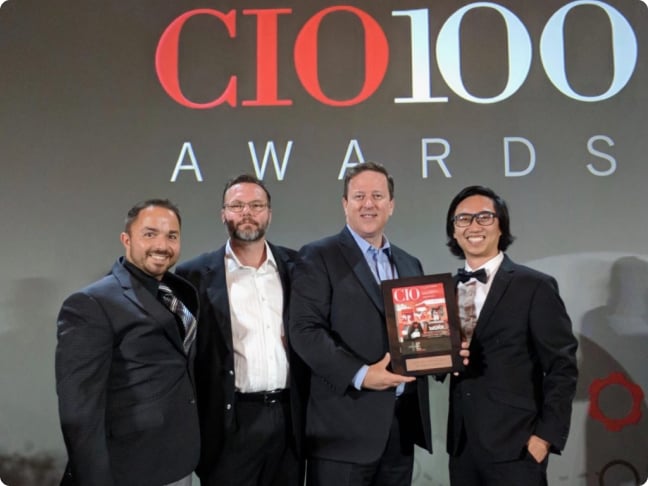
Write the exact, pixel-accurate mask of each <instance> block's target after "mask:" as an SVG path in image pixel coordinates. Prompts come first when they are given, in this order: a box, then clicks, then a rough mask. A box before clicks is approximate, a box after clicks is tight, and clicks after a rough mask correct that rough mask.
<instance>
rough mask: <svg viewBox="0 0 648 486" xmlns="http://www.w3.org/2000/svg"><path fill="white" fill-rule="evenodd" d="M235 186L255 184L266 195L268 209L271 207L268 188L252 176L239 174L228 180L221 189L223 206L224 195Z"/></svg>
mask: <svg viewBox="0 0 648 486" xmlns="http://www.w3.org/2000/svg"><path fill="white" fill-rule="evenodd" d="M236 184H256V185H257V186H259V187H260V188H261V189H263V192H265V193H266V196H267V197H268V207H269V208H270V207H271V202H272V197H271V196H270V191H268V188H267V187H266V186H265V184H264V183H263V181H262V180H261V179H259V178H257V177H255V176H253V175H252V174H241V175H239V176H236V177H234V178H232V179H230V180H228V181H227V182H226V183H225V188H224V189H223V204H225V194H226V193H227V191H229V189H230V188H231V187H232V186H235V185H236Z"/></svg>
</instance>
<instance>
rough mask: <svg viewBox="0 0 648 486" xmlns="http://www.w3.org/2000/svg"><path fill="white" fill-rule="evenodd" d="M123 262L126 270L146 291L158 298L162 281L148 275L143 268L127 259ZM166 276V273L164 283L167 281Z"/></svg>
mask: <svg viewBox="0 0 648 486" xmlns="http://www.w3.org/2000/svg"><path fill="white" fill-rule="evenodd" d="M123 262H124V267H125V268H126V270H128V272H129V273H130V274H131V275H132V276H133V277H134V278H135V279H137V280H138V281H139V282H140V283H141V284H142V285H143V286H144V288H145V289H146V290H148V291H149V292H150V293H151V294H153V295H154V296H157V293H158V287H159V286H160V281H159V280H157V279H156V278H155V277H151V276H150V275H149V274H148V273H146V272H144V271H143V270H142V269H141V268H139V267H137V266H136V265H135V264H133V263H131V262H129V261H128V260H126V258H124V259H123ZM166 275H167V274H166V273H165V274H164V277H163V278H162V281H164V280H165V277H166Z"/></svg>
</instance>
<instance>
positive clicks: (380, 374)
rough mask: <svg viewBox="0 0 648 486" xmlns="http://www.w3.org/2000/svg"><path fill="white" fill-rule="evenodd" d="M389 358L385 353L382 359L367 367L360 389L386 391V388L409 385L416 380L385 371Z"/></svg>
mask: <svg viewBox="0 0 648 486" xmlns="http://www.w3.org/2000/svg"><path fill="white" fill-rule="evenodd" d="M390 359H391V357H390V356H389V353H386V354H385V356H384V357H383V359H381V360H380V361H378V362H377V363H374V364H372V365H369V369H368V370H367V374H366V375H365V378H364V381H363V382H362V388H367V389H369V390H386V389H388V388H395V387H397V386H398V385H400V384H401V383H409V382H410V381H414V380H416V378H414V377H413V376H403V375H397V374H395V373H392V372H391V371H387V366H389V361H390Z"/></svg>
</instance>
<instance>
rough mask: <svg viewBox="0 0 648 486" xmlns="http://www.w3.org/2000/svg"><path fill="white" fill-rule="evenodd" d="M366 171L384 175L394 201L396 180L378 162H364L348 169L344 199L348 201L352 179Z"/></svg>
mask: <svg viewBox="0 0 648 486" xmlns="http://www.w3.org/2000/svg"><path fill="white" fill-rule="evenodd" d="M366 170H372V171H374V172H379V173H380V174H382V175H384V176H385V177H386V178H387V187H388V189H389V199H394V178H393V177H392V176H390V175H389V172H387V169H385V168H384V167H383V166H382V165H381V164H378V163H377V162H363V163H361V164H357V165H354V166H353V167H351V168H350V169H347V171H346V172H345V174H344V192H343V193H342V196H343V197H344V199H347V195H348V193H349V182H351V179H353V178H354V177H355V176H357V175H358V174H360V173H361V172H364V171H366Z"/></svg>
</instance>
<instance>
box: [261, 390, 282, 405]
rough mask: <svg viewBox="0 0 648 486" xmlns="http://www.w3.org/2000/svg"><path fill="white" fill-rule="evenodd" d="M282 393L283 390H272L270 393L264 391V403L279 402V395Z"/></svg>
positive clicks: (272, 403)
mask: <svg viewBox="0 0 648 486" xmlns="http://www.w3.org/2000/svg"><path fill="white" fill-rule="evenodd" d="M280 395H281V392H276V391H274V392H270V393H264V394H263V404H264V405H268V406H269V405H274V404H275V403H279V397H280Z"/></svg>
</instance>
